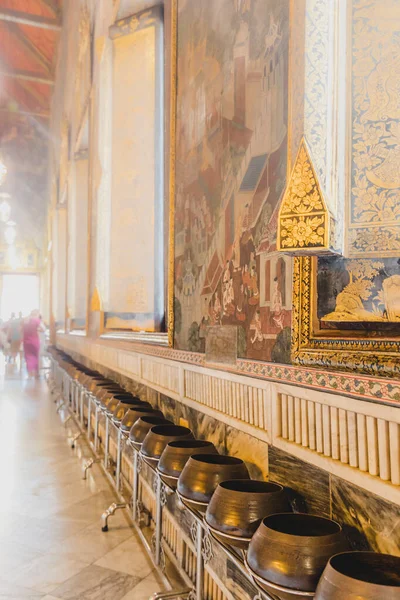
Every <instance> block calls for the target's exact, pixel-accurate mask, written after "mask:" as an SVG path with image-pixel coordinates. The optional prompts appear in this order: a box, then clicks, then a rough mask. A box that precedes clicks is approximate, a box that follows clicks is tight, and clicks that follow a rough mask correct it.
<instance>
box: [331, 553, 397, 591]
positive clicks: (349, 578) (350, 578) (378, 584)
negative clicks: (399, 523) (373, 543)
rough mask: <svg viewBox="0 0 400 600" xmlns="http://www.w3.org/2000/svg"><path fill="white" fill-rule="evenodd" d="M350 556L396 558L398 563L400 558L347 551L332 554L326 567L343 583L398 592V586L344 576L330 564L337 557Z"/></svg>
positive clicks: (391, 555) (390, 555)
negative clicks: (342, 580)
mask: <svg viewBox="0 0 400 600" xmlns="http://www.w3.org/2000/svg"><path fill="white" fill-rule="evenodd" d="M351 554H356V555H360V554H363V555H366V554H369V555H378V556H387V557H390V558H392V559H393V558H398V559H399V562H400V557H398V556H395V555H393V554H386V553H385V554H383V553H381V552H373V551H372V550H348V551H347V552H338V553H337V554H334V555H333V556H331V557H330V559H329V560H328V563H327V567H328V566H329V567H330V568H331V569H332V571H334V572H335V574H337V575H339V576H340V578H343V579H344V581H346V582H348V583H350V582H351V583H353V584H354V583H355V582H358V583H359V584H360V585H361V584H363V585H368V586H371V587H372V588H373V587H375V588H382V591H383V590H384V589H386V590H387V591H390V590H400V585H386V584H384V583H373V582H370V581H365V580H364V579H359V578H358V577H352V576H350V575H346V574H345V573H342V572H341V571H339V570H338V569H337V568H336V567H334V566H333V565H332V564H331V561H332V560H333V559H334V558H336V557H338V556H343V555H346V556H349V555H351ZM367 567H368V565H366V568H367ZM321 577H322V576H321Z"/></svg>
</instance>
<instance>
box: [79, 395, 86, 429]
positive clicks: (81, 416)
mask: <svg viewBox="0 0 400 600" xmlns="http://www.w3.org/2000/svg"><path fill="white" fill-rule="evenodd" d="M84 395H85V392H84V390H83V389H82V390H81V395H80V399H79V405H80V418H81V427H82V429H83V426H84V423H83V397H84Z"/></svg>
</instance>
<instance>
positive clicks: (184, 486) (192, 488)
mask: <svg viewBox="0 0 400 600" xmlns="http://www.w3.org/2000/svg"><path fill="white" fill-rule="evenodd" d="M228 479H250V475H249V472H248V470H247V467H246V465H245V464H244V462H243V461H242V460H241V459H240V458H235V457H234V456H220V455H219V454H216V455H215V454H194V455H193V456H191V457H190V458H189V460H188V462H187V463H186V465H185V466H184V468H183V470H182V473H181V475H180V477H179V479H178V486H177V489H178V493H179V496H180V498H181V500H182V502H183V503H184V504H186V505H187V506H188V507H189V508H191V509H193V510H198V511H200V512H205V511H206V509H207V506H208V503H209V502H210V500H211V497H212V495H213V493H214V491H215V489H216V487H217V486H218V484H219V483H221V482H222V481H226V480H228Z"/></svg>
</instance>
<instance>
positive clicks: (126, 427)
mask: <svg viewBox="0 0 400 600" xmlns="http://www.w3.org/2000/svg"><path fill="white" fill-rule="evenodd" d="M147 416H148V417H150V416H153V417H161V418H163V417H164V415H163V414H162V412H161V411H160V410H156V409H154V408H152V407H151V406H150V404H149V405H147V404H146V405H145V406H131V407H130V408H129V410H128V411H127V412H126V413H125V416H124V418H123V419H122V421H121V429H122V431H125V432H127V433H129V432H130V430H131V429H132V426H133V424H134V423H136V421H137V420H138V419H140V417H147Z"/></svg>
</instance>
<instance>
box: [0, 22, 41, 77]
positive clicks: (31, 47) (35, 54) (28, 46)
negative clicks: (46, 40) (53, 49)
mask: <svg viewBox="0 0 400 600" xmlns="http://www.w3.org/2000/svg"><path fill="white" fill-rule="evenodd" d="M7 29H8V31H9V32H10V33H12V35H13V36H14V37H15V38H16V39H17V40H18V41H19V42H21V44H22V45H23V46H24V49H25V50H26V51H27V52H28V53H29V55H30V56H31V57H32V58H33V59H34V60H35V61H36V62H37V63H39V64H40V66H41V67H43V69H44V70H45V71H46V73H47V74H48V75H51V74H52V66H51V62H50V60H49V59H48V58H47V56H45V55H44V54H43V52H41V51H40V50H39V48H37V47H36V46H35V44H33V43H32V42H31V40H29V39H28V38H27V37H26V36H25V35H24V34H23V32H22V31H21V29H20V28H19V27H18V25H17V24H16V23H11V22H10V21H8V22H7Z"/></svg>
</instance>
